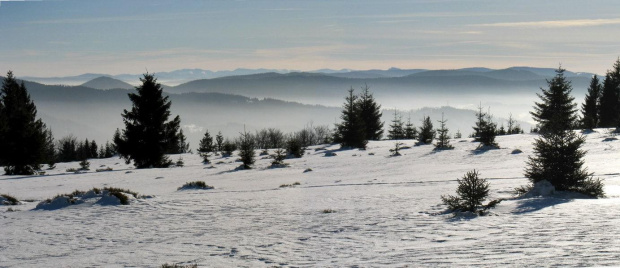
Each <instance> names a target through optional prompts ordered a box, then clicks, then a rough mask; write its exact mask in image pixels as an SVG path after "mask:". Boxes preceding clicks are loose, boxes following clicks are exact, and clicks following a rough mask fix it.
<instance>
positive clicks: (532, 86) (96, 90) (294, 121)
mask: <svg viewBox="0 0 620 268" xmlns="http://www.w3.org/2000/svg"><path fill="white" fill-rule="evenodd" d="M260 71H271V72H267V73H256V72H260ZM273 71H274V70H266V69H257V70H246V69H244V70H241V71H236V72H235V71H230V72H227V73H226V74H229V75H231V76H221V77H214V78H210V79H198V80H192V81H187V82H184V83H181V84H179V85H177V86H169V85H165V84H163V87H164V90H165V91H166V92H167V95H168V96H169V98H170V100H171V101H172V107H171V111H172V115H173V116H174V115H179V116H180V117H181V120H182V121H181V127H182V129H183V130H184V132H185V133H186V135H187V136H188V141H189V142H190V145H191V146H192V147H195V146H196V145H197V143H198V140H199V139H200V137H201V135H202V134H203V133H204V131H206V130H209V131H210V132H215V133H217V132H218V131H221V132H222V134H223V135H224V136H227V137H235V136H237V135H238V134H239V133H240V132H242V131H243V130H244V128H245V130H248V131H250V132H253V131H256V130H260V129H263V128H278V129H281V130H282V131H284V132H293V131H297V130H300V129H302V128H304V127H308V126H319V125H326V126H328V127H330V128H333V126H334V124H335V123H338V122H339V121H340V110H341V106H342V103H343V101H344V96H345V94H346V91H347V90H348V89H349V88H353V89H355V90H356V91H357V92H359V91H360V89H361V88H362V87H364V86H368V87H369V88H370V91H371V92H372V94H373V95H374V97H375V98H376V100H377V102H378V103H379V104H380V105H381V106H382V109H383V116H382V120H383V122H384V123H385V124H384V127H385V129H386V130H387V128H388V126H389V124H390V121H392V120H393V119H394V111H397V114H398V115H399V116H401V117H402V119H403V121H405V122H407V121H408V120H410V121H411V123H413V124H414V125H416V126H419V125H420V120H421V119H422V118H423V117H424V116H430V117H431V119H432V120H433V122H437V120H439V119H441V115H442V113H443V114H444V117H445V118H446V119H447V120H448V122H447V126H448V128H449V129H450V130H451V133H455V132H456V131H459V132H461V133H462V134H463V135H464V136H468V135H469V134H470V133H471V132H472V129H471V127H472V126H473V124H474V121H475V116H474V114H475V110H476V109H477V108H478V106H481V107H483V109H484V110H485V111H488V112H489V113H490V114H492V115H493V117H494V118H493V120H494V121H495V122H496V123H497V124H498V126H501V125H502V124H505V122H506V120H507V118H508V117H509V116H512V117H513V118H514V119H516V120H518V121H519V124H520V125H521V127H522V128H523V129H524V130H526V131H527V130H529V129H530V127H531V126H532V123H533V122H532V120H531V116H530V114H529V112H530V111H531V109H532V105H533V104H534V101H536V99H537V96H536V93H537V92H538V91H539V90H540V89H539V88H540V87H542V86H545V85H546V81H547V80H548V79H550V78H551V77H553V75H554V71H553V69H552V68H548V69H546V68H528V67H513V68H508V69H502V70H492V69H487V68H467V69H459V70H422V69H415V70H401V69H394V68H393V69H388V70H367V71H351V70H347V71H333V70H322V71H321V72H318V71H317V72H305V73H304V72H285V71H280V72H273ZM180 72H181V71H179V72H169V73H165V75H164V77H165V78H166V79H167V80H164V81H171V79H173V78H174V77H173V74H175V73H180ZM592 75H593V74H590V73H578V72H570V71H567V72H566V76H567V78H568V79H569V80H570V81H571V83H572V86H573V91H572V94H573V96H574V97H575V98H576V100H577V101H581V100H582V99H583V96H584V95H585V92H586V88H587V87H588V84H589V80H590V77H591V76H592ZM94 76H95V75H94V74H93V75H88V74H85V75H81V76H75V77H66V78H63V77H58V78H47V79H46V78H33V77H30V79H31V80H37V81H40V82H47V83H54V82H59V81H73V84H76V83H81V84H79V85H73V86H67V85H47V84H43V83H37V82H31V81H27V80H26V81H25V83H26V87H27V88H28V90H29V91H30V94H31V95H32V98H33V100H34V101H35V102H36V104H37V108H38V110H39V115H40V116H41V117H42V118H43V120H44V122H46V124H47V125H48V126H50V127H51V128H52V130H53V132H54V135H55V136H57V137H62V136H66V135H74V136H76V137H78V138H80V139H82V138H89V139H94V140H96V141H98V142H105V141H108V140H111V137H112V134H113V133H114V130H116V129H117V128H122V127H123V122H122V119H121V116H120V114H121V113H122V111H123V109H129V107H130V106H131V103H130V101H129V99H128V97H127V94H128V93H129V92H131V91H133V90H134V89H133V85H132V84H136V83H135V82H136V81H133V83H129V82H132V81H127V79H129V78H132V79H133V78H135V77H137V75H117V76H111V75H103V76H97V77H94ZM155 76H156V77H157V74H155ZM93 77H94V78H93ZM117 78H124V79H126V80H120V79H117ZM191 78H195V76H187V75H186V76H179V77H178V78H177V79H176V80H174V81H184V80H183V79H191ZM87 79H90V80H87ZM85 80H86V81H85ZM136 80H137V81H138V82H139V79H137V78H136Z"/></svg>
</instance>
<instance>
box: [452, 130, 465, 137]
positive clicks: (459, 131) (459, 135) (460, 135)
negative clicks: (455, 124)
mask: <svg viewBox="0 0 620 268" xmlns="http://www.w3.org/2000/svg"><path fill="white" fill-rule="evenodd" d="M462 137H463V134H461V130H459V129H457V130H456V133H454V138H455V139H460V138H462Z"/></svg>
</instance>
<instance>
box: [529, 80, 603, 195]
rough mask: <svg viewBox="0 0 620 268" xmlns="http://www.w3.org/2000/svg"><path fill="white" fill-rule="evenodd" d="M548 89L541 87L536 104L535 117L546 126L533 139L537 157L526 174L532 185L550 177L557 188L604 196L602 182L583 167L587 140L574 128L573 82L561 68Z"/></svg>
mask: <svg viewBox="0 0 620 268" xmlns="http://www.w3.org/2000/svg"><path fill="white" fill-rule="evenodd" d="M547 83H548V84H549V89H548V90H545V89H541V90H542V91H543V94H542V95H540V94H538V96H539V97H540V99H541V101H542V102H540V103H536V106H535V107H534V108H535V109H536V112H534V113H532V115H533V116H534V120H536V121H537V122H539V123H540V124H541V125H542V126H543V127H544V131H542V133H541V136H540V137H539V138H537V139H536V140H535V141H534V156H529V157H528V161H527V168H526V170H525V176H526V177H527V178H529V180H530V182H532V183H533V184H535V183H537V182H539V181H542V180H547V181H549V182H550V183H551V184H552V185H553V186H554V187H555V189H556V190H559V191H575V192H580V193H583V194H587V195H591V196H594V197H599V196H603V195H604V193H603V185H602V182H601V181H600V180H598V179H594V178H593V177H592V174H591V173H588V172H587V171H586V169H585V168H583V164H584V161H583V157H584V156H585V151H583V150H582V149H581V146H582V145H583V143H584V142H585V139H584V137H583V136H578V135H577V134H576V133H575V132H574V131H573V130H572V128H573V126H574V120H575V117H576V115H575V114H576V109H575V108H574V107H575V106H576V104H573V103H572V101H573V98H572V97H570V95H569V94H570V91H571V85H570V82H569V81H566V80H565V79H564V76H563V69H561V68H560V69H558V70H557V74H556V76H555V77H554V78H553V79H551V80H549V81H547Z"/></svg>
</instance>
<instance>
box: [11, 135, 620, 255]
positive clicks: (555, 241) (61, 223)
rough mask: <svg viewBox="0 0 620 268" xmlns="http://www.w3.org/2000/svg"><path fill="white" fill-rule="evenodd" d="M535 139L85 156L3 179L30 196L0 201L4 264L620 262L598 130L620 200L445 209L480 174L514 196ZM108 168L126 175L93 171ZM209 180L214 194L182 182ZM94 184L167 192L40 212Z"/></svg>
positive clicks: (619, 179) (594, 152)
mask: <svg viewBox="0 0 620 268" xmlns="http://www.w3.org/2000/svg"><path fill="white" fill-rule="evenodd" d="M535 137H536V135H530V134H524V135H512V136H502V137H498V139H497V140H498V142H499V145H500V146H501V147H502V148H501V149H498V150H488V151H475V150H474V149H475V148H476V147H477V146H478V144H477V143H474V142H472V141H471V139H459V140H452V141H451V143H452V145H454V147H455V149H454V150H448V151H437V152H435V151H433V146H428V145H427V146H413V147H411V148H410V149H403V150H401V151H400V153H401V154H402V155H401V156H394V157H392V156H390V152H389V149H390V148H392V147H393V146H394V142H393V141H379V142H372V141H371V142H370V143H369V144H368V149H367V150H366V151H360V150H339V149H338V148H339V146H338V145H333V146H314V147H311V148H309V150H308V151H307V152H306V154H305V155H304V156H303V158H300V159H287V160H286V161H285V163H288V164H290V167H286V168H269V166H270V165H271V160H270V159H265V158H263V157H258V156H257V159H258V160H257V162H256V167H255V169H252V170H238V169H237V167H238V166H239V165H240V163H239V162H235V160H236V158H237V157H236V156H235V157H229V158H221V157H211V160H212V163H211V164H206V165H205V164H202V163H201V158H200V157H199V156H198V155H192V154H187V155H183V156H182V157H183V160H184V162H185V166H184V167H175V168H168V169H143V170H136V169H134V168H133V166H131V165H126V164H125V163H124V162H123V161H122V160H121V159H118V158H109V159H100V160H91V167H93V169H92V170H91V171H89V172H86V173H80V174H75V173H70V172H65V170H66V169H67V168H77V167H79V165H78V162H72V163H59V164H57V167H56V168H55V169H54V170H49V171H47V175H44V176H26V177H24V176H0V193H3V194H10V195H13V196H15V197H16V198H18V199H20V200H21V201H23V203H22V204H21V205H17V206H10V207H11V208H13V209H15V210H18V211H17V212H6V211H5V209H6V208H7V207H2V210H0V226H2V228H0V266H1V267H97V266H113V267H114V266H138V267H156V266H160V265H162V264H164V263H182V264H188V263H197V264H198V265H199V266H201V267H203V266H207V267H264V266H280V265H281V266H322V267H325V266H327V267H334V266H363V267H367V266H373V267H374V266H390V267H392V266H406V265H409V266H413V267H418V266H432V267H436V266H452V267H455V266H456V267H460V266H486V267H496V266H517V267H521V266H535V267H540V266H594V265H596V266H605V265H614V266H620V210H619V207H620V173H618V166H619V164H620V160H618V159H619V158H618V150H619V147H620V141H617V140H612V141H606V142H603V140H604V139H606V138H609V137H611V135H609V134H607V132H606V130H597V132H594V133H590V134H587V136H586V137H587V142H586V143H585V149H586V150H588V151H589V153H588V154H587V156H586V158H585V159H586V166H588V167H589V170H590V171H591V172H594V173H595V175H596V176H597V177H600V178H603V179H604V180H605V181H604V182H605V191H606V193H607V196H608V198H604V199H568V198H563V197H562V196H558V197H535V198H528V199H513V200H507V201H503V202H501V203H500V204H499V205H498V206H497V207H496V208H495V209H493V210H491V213H490V214H489V215H488V216H482V217H454V216H453V215H452V214H449V213H443V212H444V211H445V209H446V207H445V206H444V205H442V204H441V201H440V196H441V195H445V194H454V192H455V190H456V179H457V178H460V177H462V176H463V175H464V174H465V173H466V172H467V171H470V170H472V169H477V170H479V172H480V175H481V176H482V177H484V178H487V179H488V180H489V181H490V183H491V197H492V198H494V199H495V198H510V197H511V196H512V195H511V192H512V190H513V189H514V188H515V187H518V186H521V185H524V184H526V183H527V179H526V178H524V177H523V170H524V167H525V161H526V159H527V157H528V155H531V154H532V145H531V143H532V141H533V140H534V138H535ZM404 143H405V145H406V146H412V145H413V144H414V141H404ZM321 147H326V148H325V149H326V150H315V149H318V148H321ZM515 149H520V150H522V151H523V153H520V154H513V153H512V152H513V150H515ZM326 152H327V153H330V152H335V153H336V154H335V156H331V157H326ZM257 155H258V152H257ZM177 158H178V156H171V159H172V160H176V159H177ZM105 167H112V168H113V170H112V171H108V172H95V171H94V170H95V169H96V168H105ZM309 168H310V169H312V172H306V173H304V170H306V169H309ZM196 180H202V181H205V182H206V183H207V184H209V185H213V186H215V189H213V190H208V191H203V190H185V191H177V188H178V187H180V186H182V185H183V184H184V183H186V182H188V181H196ZM295 182H300V184H301V185H297V186H295V187H283V188H280V187H279V186H280V185H282V184H294V183H295ZM93 187H98V188H103V187H120V188H126V189H129V190H133V191H136V192H138V193H139V194H143V195H154V197H153V198H149V199H136V200H132V202H131V204H130V205H127V206H109V205H99V204H97V203H85V204H80V205H74V206H68V207H65V208H61V209H56V210H34V208H35V206H36V204H37V203H39V202H40V201H42V200H45V199H47V198H51V197H54V196H56V195H57V194H64V193H71V192H72V191H74V190H76V189H78V190H83V191H86V190H89V189H92V188H93ZM327 209H331V210H334V213H323V210H327Z"/></svg>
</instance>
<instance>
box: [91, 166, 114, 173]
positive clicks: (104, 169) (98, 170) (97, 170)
mask: <svg viewBox="0 0 620 268" xmlns="http://www.w3.org/2000/svg"><path fill="white" fill-rule="evenodd" d="M112 170H113V169H112V168H111V167H107V168H98V169H95V171H96V172H106V171H112Z"/></svg>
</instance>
